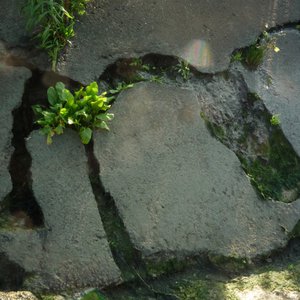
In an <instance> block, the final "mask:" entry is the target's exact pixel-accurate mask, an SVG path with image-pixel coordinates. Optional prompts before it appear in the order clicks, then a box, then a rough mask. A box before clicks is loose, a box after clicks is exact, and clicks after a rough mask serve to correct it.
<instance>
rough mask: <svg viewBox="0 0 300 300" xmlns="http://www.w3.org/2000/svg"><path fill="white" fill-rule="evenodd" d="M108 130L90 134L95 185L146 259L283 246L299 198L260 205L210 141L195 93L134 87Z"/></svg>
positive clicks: (225, 152) (232, 162)
mask: <svg viewBox="0 0 300 300" xmlns="http://www.w3.org/2000/svg"><path fill="white" fill-rule="evenodd" d="M112 111H113V112H114V113H115V120H114V121H113V122H112V124H111V125H110V128H111V131H110V132H97V133H95V135H94V140H95V141H94V142H95V145H94V148H95V155H96V156H97V158H98V159H99V161H100V166H101V179H102V182H103V184H104V187H105V189H106V191H107V192H109V193H110V194H111V195H112V197H113V198H114V200H115V202H116V205H117V208H118V210H119V213H120V215H121V217H122V218H123V220H124V224H125V226H126V228H127V230H128V232H129V234H130V237H131V238H132V241H133V242H134V244H135V246H136V247H137V248H138V249H140V250H141V251H142V253H143V254H144V255H145V256H147V255H155V254H157V253H161V252H162V253H170V252H171V253H174V252H175V253H177V254H182V253H199V252H202V251H205V252H206V251H209V252H212V253H215V254H221V255H226V256H237V257H250V258H251V257H253V256H256V255H258V254H263V253H268V252H269V251H271V250H272V249H275V248H278V247H283V246H284V245H285V244H286V242H287V240H288V236H287V232H290V231H291V230H292V229H293V227H294V226H295V224H296V223H297V221H298V219H299V217H300V200H297V201H295V202H293V203H289V204H285V203H279V202H272V201H262V200H261V199H259V198H258V196H257V194H256V192H255V190H254V189H253V187H252V185H251V184H250V180H249V179H248V178H247V176H246V175H245V173H244V171H243V170H242V168H241V166H240V162H239V160H238V158H237V157H236V156H235V154H234V153H233V152H232V151H230V150H229V149H228V148H226V147H225V146H224V145H223V144H222V143H220V142H218V141H217V140H216V139H215V138H213V137H212V136H211V135H210V134H209V132H208V130H207V128H206V126H205V124H204V121H203V120H202V119H201V118H200V115H199V114H200V105H199V102H198V98H197V97H196V95H195V94H194V93H193V92H190V91H187V90H182V89H179V88H174V87H167V86H160V85H155V84H149V83H148V84H145V83H143V84H138V85H136V87H134V88H133V89H131V90H128V91H125V92H123V93H122V94H121V95H120V96H119V97H118V99H117V101H116V102H115V104H114V106H113V108H112Z"/></svg>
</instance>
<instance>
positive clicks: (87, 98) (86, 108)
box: [33, 82, 125, 144]
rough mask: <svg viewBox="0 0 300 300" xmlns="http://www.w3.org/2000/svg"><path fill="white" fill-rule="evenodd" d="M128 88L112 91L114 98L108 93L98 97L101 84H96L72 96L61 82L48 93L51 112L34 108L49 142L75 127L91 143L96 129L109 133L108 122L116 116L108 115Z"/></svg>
mask: <svg viewBox="0 0 300 300" xmlns="http://www.w3.org/2000/svg"><path fill="white" fill-rule="evenodd" d="M122 89H125V87H124V86H122V87H120V88H119V89H118V90H111V91H110V94H111V96H110V97H108V96H107V92H104V93H101V94H100V95H98V92H99V91H98V84H97V83H96V82H92V83H91V84H90V85H88V86H87V87H85V88H83V87H82V88H81V89H80V90H78V91H76V92H75V93H74V94H72V93H71V92H70V91H69V90H68V89H66V88H65V86H64V84H63V83H61V82H58V83H57V84H56V85H55V87H50V88H49V89H48V91H47V94H48V102H49V104H50V107H49V108H48V109H46V108H42V107H41V106H39V105H35V106H33V110H34V112H35V113H36V115H37V116H38V117H39V118H38V120H37V121H36V122H37V124H39V125H40V126H41V127H42V129H41V132H42V133H43V134H45V135H47V143H48V144H51V143H52V137H53V136H54V135H55V134H57V135H60V134H62V133H63V132H64V129H65V128H66V127H71V128H74V129H75V130H76V131H77V132H78V133H79V136H80V139H81V141H82V143H83V144H88V143H89V141H90V140H91V137H92V130H93V129H98V128H100V129H106V130H108V129H109V128H108V125H107V122H108V121H111V120H112V119H113V114H109V113H107V110H108V109H109V108H110V104H109V103H110V102H111V101H112V100H114V99H115V96H114V95H115V94H116V93H118V92H120V91H121V90H122Z"/></svg>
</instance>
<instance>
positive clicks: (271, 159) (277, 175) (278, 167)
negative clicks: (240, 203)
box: [243, 128, 300, 202]
mask: <svg viewBox="0 0 300 300" xmlns="http://www.w3.org/2000/svg"><path fill="white" fill-rule="evenodd" d="M266 150H267V151H268V152H267V153H264V159H261V158H260V157H257V158H256V159H255V160H253V161H248V162H245V161H244V163H243V167H244V169H245V171H246V173H247V174H248V175H249V177H250V179H251V181H252V183H253V185H254V186H255V187H256V188H257V189H258V191H259V192H260V194H261V195H262V197H263V198H265V199H269V198H271V199H274V200H280V201H286V202H290V201H293V200H294V199H291V200H289V199H286V198H285V197H283V191H291V190H295V192H296V193H297V195H298V196H299V194H300V186H299V183H300V159H299V157H298V156H297V154H296V153H295V151H294V149H293V148H292V146H291V145H290V144H289V142H288V141H287V140H286V138H285V137H284V135H283V133H282V131H281V130H280V129H279V128H273V129H271V132H270V136H269V147H267V148H266ZM265 158H267V159H265ZM294 198H295V197H294Z"/></svg>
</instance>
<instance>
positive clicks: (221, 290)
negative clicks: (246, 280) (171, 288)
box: [176, 279, 225, 300]
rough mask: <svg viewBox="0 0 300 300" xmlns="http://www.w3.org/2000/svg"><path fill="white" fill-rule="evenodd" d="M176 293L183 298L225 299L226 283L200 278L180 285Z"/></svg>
mask: <svg viewBox="0 0 300 300" xmlns="http://www.w3.org/2000/svg"><path fill="white" fill-rule="evenodd" d="M176 294H177V296H178V297H179V299H181V300H200V299H201V300H219V299H225V298H224V294H225V284H224V283H222V282H214V281H211V280H202V279H199V280H195V281H191V282H187V283H185V284H183V285H181V286H179V287H178V290H177V292H176Z"/></svg>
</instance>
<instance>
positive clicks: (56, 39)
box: [22, 0, 89, 70]
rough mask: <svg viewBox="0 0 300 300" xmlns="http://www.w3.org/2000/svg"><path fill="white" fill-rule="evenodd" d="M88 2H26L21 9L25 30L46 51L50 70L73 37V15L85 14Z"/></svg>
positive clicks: (62, 0)
mask: <svg viewBox="0 0 300 300" xmlns="http://www.w3.org/2000/svg"><path fill="white" fill-rule="evenodd" d="M88 2H89V0H70V1H64V0H27V2H26V5H25V6H24V7H23V10H22V11H23V14H24V16H25V18H26V21H27V23H26V29H27V30H28V31H31V32H33V36H34V39H37V40H38V43H39V47H40V48H41V49H44V50H46V51H47V53H48V55H49V57H50V59H51V61H52V70H55V69H56V64H57V59H58V55H59V53H60V51H61V50H62V49H63V48H64V47H65V46H66V45H67V44H68V43H70V39H71V38H72V37H73V36H74V24H75V15H76V14H78V15H82V14H84V13H85V6H86V4H87V3H88Z"/></svg>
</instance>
